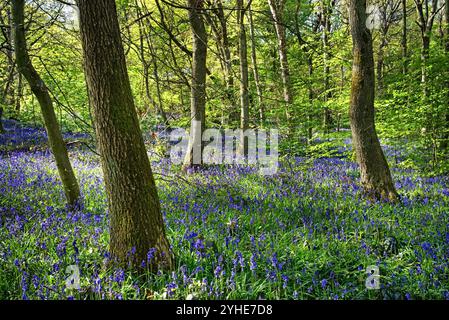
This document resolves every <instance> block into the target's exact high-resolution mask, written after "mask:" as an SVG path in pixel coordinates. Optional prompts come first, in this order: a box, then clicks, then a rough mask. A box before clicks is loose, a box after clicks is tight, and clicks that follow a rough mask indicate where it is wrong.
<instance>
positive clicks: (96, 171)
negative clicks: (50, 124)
mask: <svg viewBox="0 0 449 320" xmlns="http://www.w3.org/2000/svg"><path fill="white" fill-rule="evenodd" d="M5 127H6V130H7V132H6V134H3V135H0V299H21V298H24V299H185V298H186V297H187V296H188V295H189V294H192V295H193V296H194V297H195V298H197V299H216V298H221V299H364V298H370V299H429V298H434V299H449V264H448V262H449V261H448V259H449V218H448V214H449V178H448V177H447V176H446V177H443V176H440V177H432V178H426V177H423V176H421V175H420V174H419V172H417V171H414V170H411V169H408V170H405V169H399V168H396V167H393V168H392V173H393V176H394V180H395V183H396V187H397V189H398V191H399V193H400V195H401V198H402V202H401V203H399V204H395V205H393V204H389V203H383V202H370V201H368V200H367V199H365V198H364V197H363V196H362V194H361V189H360V186H359V184H358V180H359V178H358V177H359V173H358V170H357V165H356V164H355V163H353V162H352V161H351V160H350V159H348V158H345V157H344V156H340V157H328V158H315V159H312V158H300V157H283V158H282V161H281V167H280V170H279V172H278V173H277V174H276V175H274V176H261V175H259V174H258V171H257V168H249V167H224V166H223V167H210V168H205V169H204V170H202V171H200V172H197V173H194V174H191V175H187V176H183V178H182V179H180V178H178V177H177V175H180V170H179V168H178V167H177V166H172V165H170V164H169V162H168V161H166V160H157V159H153V161H152V165H153V168H154V171H155V172H157V174H156V175H155V178H156V180H157V185H158V190H159V196H160V199H161V206H162V211H163V215H164V219H165V223H166V227H167V234H168V238H169V240H170V243H171V244H172V249H173V252H174V254H175V256H176V264H177V265H176V269H175V271H173V272H162V271H160V272H158V273H157V274H145V275H137V274H135V273H134V272H129V271H126V272H125V271H124V270H120V269H118V270H112V269H107V268H106V267H105V264H104V260H105V259H106V258H107V257H108V252H107V250H108V247H107V244H108V237H109V235H108V213H107V208H106V200H105V193H104V188H103V179H102V173H101V168H100V166H99V162H98V157H97V156H96V155H95V154H94V153H93V152H91V151H89V150H87V149H85V148H82V147H79V146H78V144H74V145H73V146H72V147H71V148H70V156H71V159H72V163H73V166H74V168H75V170H76V175H77V177H78V179H79V182H80V186H81V189H82V194H83V199H84V206H83V208H82V209H81V210H79V211H75V212H73V211H69V210H67V209H66V208H65V204H64V203H65V199H64V194H63V192H62V188H61V184H60V182H59V179H58V176H57V171H56V167H55V164H54V162H53V159H52V156H51V154H50V153H49V151H48V150H47V149H46V148H45V141H46V138H45V131H44V130H42V129H36V128H31V127H24V126H21V125H19V124H18V123H16V122H13V121H5ZM65 137H66V139H68V140H70V141H75V140H80V139H83V138H84V137H85V136H84V135H82V134H70V133H67V134H65ZM35 146H41V147H35ZM387 155H388V152H387ZM390 163H391V164H392V165H394V161H390ZM69 265H77V266H78V267H79V270H80V274H81V289H80V290H75V289H66V279H67V277H68V276H69V275H68V274H67V273H66V272H65V271H66V268H67V266H69ZM370 266H378V268H379V273H380V279H379V282H380V289H379V290H372V289H371V290H370V289H367V288H366V286H365V283H366V280H367V278H368V275H367V271H366V269H367V268H368V267H370ZM371 269H372V267H371Z"/></svg>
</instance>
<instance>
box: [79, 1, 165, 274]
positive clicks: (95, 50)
mask: <svg viewBox="0 0 449 320" xmlns="http://www.w3.org/2000/svg"><path fill="white" fill-rule="evenodd" d="M77 4H78V8H79V14H80V32H81V39H82V46H83V53H84V69H85V73H86V80H87V86H88V91H89V100H90V104H91V106H92V108H93V115H94V121H95V130H96V137H97V145H98V149H99V152H100V155H101V164H102V168H103V174H104V181H105V186H106V195H107V199H108V207H109V216H110V242H109V250H110V254H111V256H112V258H113V259H112V262H113V263H117V264H119V265H122V266H123V267H127V266H134V267H140V266H142V262H146V263H147V264H146V265H147V266H148V267H149V268H150V269H151V270H153V271H154V270H156V268H158V267H162V268H171V267H172V266H173V257H172V254H171V252H170V246H169V243H168V241H167V238H166V235H165V227H164V222H163V218H162V214H161V210H160V203H159V197H158V194H157V189H156V186H155V182H154V178H153V173H152V170H151V165H150V161H149V159H148V155H147V151H146V149H145V145H144V141H143V138H142V133H141V130H140V128H139V121H138V118H137V112H136V108H135V104H134V101H133V96H132V92H131V86H130V82H129V77H128V73H127V68H126V62H125V54H124V49H123V45H122V42H121V38H120V28H119V23H118V19H117V11H116V5H115V1H114V0H102V1H92V0H77ZM151 249H155V250H156V253H155V254H154V257H153V258H152V259H151V260H150V261H148V256H147V254H148V253H149V251H150V250H151Z"/></svg>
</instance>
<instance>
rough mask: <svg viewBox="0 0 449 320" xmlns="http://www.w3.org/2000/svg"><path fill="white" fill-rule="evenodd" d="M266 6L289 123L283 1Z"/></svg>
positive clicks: (290, 101) (287, 67)
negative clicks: (278, 61) (268, 12)
mask: <svg viewBox="0 0 449 320" xmlns="http://www.w3.org/2000/svg"><path fill="white" fill-rule="evenodd" d="M268 5H269V6H270V10H271V15H272V17H273V20H274V27H275V29H276V35H277V40H278V52H279V60H280V63H281V78H282V85H283V88H284V101H285V104H286V109H285V110H286V111H285V114H286V117H287V121H290V111H289V109H290V105H291V104H292V102H293V94H292V87H291V82H290V67H289V65H288V57H287V40H286V37H285V25H284V21H283V12H284V5H285V3H284V0H277V1H275V0H268Z"/></svg>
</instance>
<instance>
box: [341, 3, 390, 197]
mask: <svg viewBox="0 0 449 320" xmlns="http://www.w3.org/2000/svg"><path fill="white" fill-rule="evenodd" d="M365 22H366V0H351V1H350V2H349V23H350V27H351V34H352V41H353V67H352V86H351V104H350V112H349V116H350V120H351V131H352V140H353V146H354V150H355V152H356V155H357V161H358V163H359V166H360V173H361V182H362V185H363V188H364V190H365V191H366V192H367V193H368V194H369V195H370V196H372V197H374V198H377V199H379V198H382V199H386V200H390V201H396V200H397V199H398V194H397V192H396V190H395V187H394V184H393V180H392V178H391V174H390V169H389V167H388V163H387V161H386V159H385V156H384V154H383V152H382V148H381V146H380V143H379V139H378V137H377V133H376V129H375V122H374V85H375V82H374V58H373V48H372V39H371V33H370V32H369V30H368V29H367V28H366V25H365Z"/></svg>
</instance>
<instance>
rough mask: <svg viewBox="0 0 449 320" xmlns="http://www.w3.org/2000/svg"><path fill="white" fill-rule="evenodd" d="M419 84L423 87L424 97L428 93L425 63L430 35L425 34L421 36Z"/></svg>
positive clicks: (427, 57)
mask: <svg viewBox="0 0 449 320" xmlns="http://www.w3.org/2000/svg"><path fill="white" fill-rule="evenodd" d="M421 44H422V48H421V85H422V88H423V94H424V98H427V97H428V95H429V90H428V88H427V63H428V60H429V50H430V37H429V36H428V35H427V34H425V35H423V36H422V38H421Z"/></svg>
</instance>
